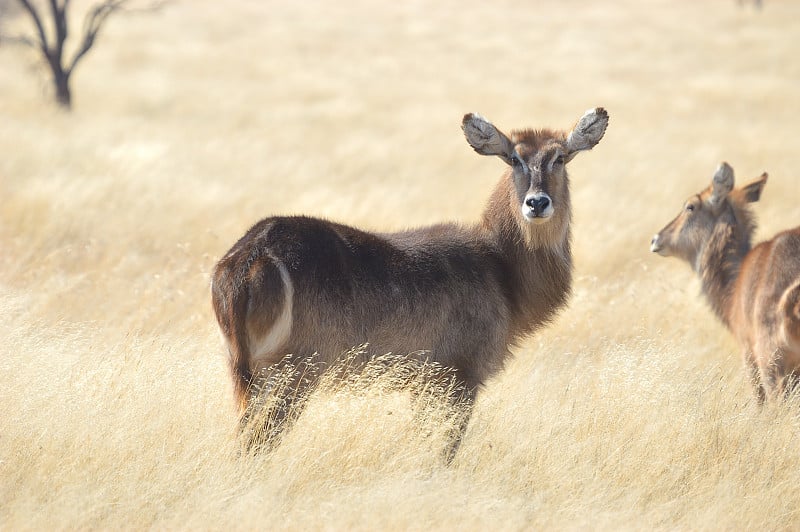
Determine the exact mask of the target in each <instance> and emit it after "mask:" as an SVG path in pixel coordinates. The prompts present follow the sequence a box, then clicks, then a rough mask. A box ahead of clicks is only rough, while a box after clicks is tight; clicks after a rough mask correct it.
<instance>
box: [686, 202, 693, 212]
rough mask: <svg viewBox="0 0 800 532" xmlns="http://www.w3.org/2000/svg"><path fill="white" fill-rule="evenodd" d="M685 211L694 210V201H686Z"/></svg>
mask: <svg viewBox="0 0 800 532" xmlns="http://www.w3.org/2000/svg"><path fill="white" fill-rule="evenodd" d="M686 212H694V203H688V204H687V205H686Z"/></svg>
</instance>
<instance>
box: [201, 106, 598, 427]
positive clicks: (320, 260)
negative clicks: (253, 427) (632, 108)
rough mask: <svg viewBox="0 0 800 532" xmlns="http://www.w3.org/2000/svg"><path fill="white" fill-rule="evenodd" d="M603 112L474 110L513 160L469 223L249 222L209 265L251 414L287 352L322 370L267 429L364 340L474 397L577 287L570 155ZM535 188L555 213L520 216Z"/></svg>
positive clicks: (475, 127) (371, 348)
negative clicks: (450, 378) (507, 128)
mask: <svg viewBox="0 0 800 532" xmlns="http://www.w3.org/2000/svg"><path fill="white" fill-rule="evenodd" d="M607 121H608V117H607V114H606V113H605V111H604V110H602V109H595V110H592V111H590V112H587V114H586V115H584V117H583V118H582V119H581V121H579V123H578V124H577V125H576V127H575V129H574V130H573V131H572V132H571V133H570V136H568V135H567V133H565V132H552V131H549V130H543V131H533V130H524V131H519V132H515V133H513V134H512V135H511V138H510V139H509V138H508V137H506V136H505V135H503V134H502V132H500V131H499V130H497V129H496V128H495V127H494V126H492V125H491V124H490V123H488V122H486V121H485V120H484V119H482V118H481V117H479V116H477V115H467V116H465V118H464V132H465V135H466V136H467V140H468V141H469V142H470V144H472V145H473V148H475V150H476V151H478V152H479V153H482V154H484V155H496V156H498V157H500V158H501V159H503V160H504V161H506V162H507V163H508V164H510V165H511V166H512V168H510V169H509V170H508V171H506V172H505V173H504V174H503V176H502V177H501V179H500V182H499V183H498V184H497V186H496V187H495V190H494V192H493V193H492V195H491V197H490V199H489V202H488V206H487V208H486V210H485V212H484V214H483V217H482V219H481V221H480V222H479V223H476V224H475V225H473V226H469V227H463V226H460V225H456V224H440V225H434V226H431V227H423V228H419V229H415V230H410V231H404V232H399V233H385V234H375V233H368V232H365V231H361V230H359V229H356V228H353V227H348V226H345V225H341V224H338V223H334V222H330V221H326V220H321V219H317V218H309V217H304V216H293V217H272V218H267V219H265V220H262V221H260V222H259V223H257V224H256V225H255V226H253V227H252V228H251V229H250V230H249V231H247V233H246V234H245V235H244V236H243V237H242V238H241V239H240V240H239V241H238V242H237V243H236V244H235V245H234V246H233V248H232V249H231V250H230V251H229V252H228V253H227V255H225V257H224V258H222V259H221V260H220V261H219V263H218V264H217V266H216V268H215V270H214V273H213V279H212V301H213V306H214V311H215V313H216V316H217V320H218V322H219V325H220V330H221V331H222V334H223V336H224V337H225V339H226V341H227V343H228V347H229V352H230V370H231V376H232V378H233V383H234V391H235V394H236V397H237V400H238V402H239V404H240V409H241V412H242V414H243V420H246V419H247V408H248V404H250V403H251V402H252V398H253V397H254V395H253V394H254V393H256V392H255V391H253V390H251V388H250V387H251V384H252V383H253V382H254V381H255V380H256V379H255V378H256V377H257V376H259V375H262V376H263V377H264V380H263V382H265V383H266V386H267V388H269V387H270V386H271V384H270V376H271V375H273V374H274V373H275V372H276V371H278V370H280V369H281V368H282V366H283V365H284V364H287V363H292V364H297V363H308V365H309V366H311V365H313V366H314V368H315V369H316V370H317V371H316V372H314V371H313V370H312V371H311V372H306V373H305V375H304V379H305V380H303V379H301V378H300V376H298V377H297V378H296V379H295V381H293V382H291V383H290V387H289V388H290V389H291V390H293V392H292V396H291V397H284V398H283V402H282V404H283V408H281V411H280V412H278V414H277V422H275V427H273V428H271V429H270V430H271V431H272V432H274V433H277V432H279V431H280V429H281V425H282V424H283V421H284V420H285V417H286V410H288V408H289V406H290V404H291V402H292V398H293V397H294V396H295V395H296V394H295V393H294V392H296V391H297V390H302V389H304V388H306V387H307V386H308V385H309V384H310V383H313V381H314V380H315V379H316V378H318V375H319V373H321V372H322V371H324V369H325V368H327V367H330V366H331V365H334V364H335V363H336V362H337V361H339V360H341V357H342V356H343V354H344V353H346V352H348V351H349V350H351V349H352V348H353V347H354V346H359V345H362V344H368V347H367V348H366V350H364V352H363V353H361V355H360V356H359V357H357V358H358V359H357V360H356V361H354V362H355V364H356V365H358V364H360V363H363V362H365V361H366V360H367V359H368V358H369V357H372V356H375V355H383V354H386V353H395V354H398V355H401V356H413V357H417V358H419V359H424V360H429V361H433V362H436V363H438V364H441V365H442V366H444V367H447V368H451V369H452V370H453V372H454V375H455V377H456V379H457V381H458V383H459V384H460V385H461V388H462V389H463V391H464V394H465V396H466V398H467V399H468V401H471V400H472V398H474V395H475V393H476V392H477V390H478V388H479V387H480V386H481V385H482V384H483V383H485V382H486V380H487V379H489V378H490V377H491V376H493V375H495V374H496V373H497V372H498V371H500V369H501V368H502V367H503V364H504V362H505V361H506V359H507V358H508V356H509V354H510V351H509V348H510V346H512V345H513V344H514V343H515V342H517V341H518V340H520V339H521V338H523V337H525V336H527V335H529V334H531V333H533V332H534V331H536V330H537V329H538V328H540V327H541V326H542V325H544V324H546V323H548V322H549V321H551V320H552V319H554V317H555V316H556V313H557V312H558V310H559V309H560V308H562V307H563V306H564V305H565V303H566V301H567V298H568V296H569V293H570V286H571V279H572V259H571V251H570V229H569V225H570V221H571V204H570V196H569V181H568V177H567V173H566V169H565V163H566V162H567V161H568V160H570V159H571V158H572V157H573V156H574V155H575V154H576V153H577V152H578V151H582V150H587V149H591V147H593V146H594V145H595V144H596V143H597V142H598V141H599V140H600V138H602V136H603V133H604V131H605V127H606V124H607ZM515 157H518V158H519V160H520V161H524V164H522V163H520V162H519V161H517V160H515ZM559 157H561V158H560V159H558V158H559ZM557 159H558V160H557ZM559 161H560V162H559ZM514 165H516V166H514ZM534 193H535V194H540V193H546V194H547V195H548V197H549V198H550V199H551V204H552V208H553V211H552V215H550V216H549V218H548V217H546V215H545V214H543V213H542V212H539V213H538V214H537V211H534V210H530V209H529V211H526V212H531V213H533V214H531V216H532V218H531V219H528V218H526V217H525V216H523V210H524V209H525V208H526V207H525V205H524V204H523V203H524V202H526V201H529V200H530V198H531V194H534ZM531 201H532V200H531ZM540 207H542V205H539V207H537V208H540ZM531 209H532V208H531ZM540 211H541V208H540ZM281 268H283V274H282V273H281ZM282 275H283V277H282ZM290 285H291V287H290ZM287 319H288V320H289V321H288V323H290V326H289V327H288V328H286V327H285V326H286V324H287ZM276 331H277V332H276ZM279 333H280V334H279ZM283 333H285V334H283ZM270 335H272V336H270ZM265 338H271V341H266V340H265ZM287 354H290V355H291V358H290V359H287V358H286V355H287ZM312 357H314V358H313V364H311V363H310V361H312ZM248 390H251V391H248Z"/></svg>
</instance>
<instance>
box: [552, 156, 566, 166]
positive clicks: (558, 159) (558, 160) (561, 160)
mask: <svg viewBox="0 0 800 532" xmlns="http://www.w3.org/2000/svg"><path fill="white" fill-rule="evenodd" d="M553 164H554V165H562V164H564V156H563V155H559V156H558V157H556V159H555V160H554V161H553Z"/></svg>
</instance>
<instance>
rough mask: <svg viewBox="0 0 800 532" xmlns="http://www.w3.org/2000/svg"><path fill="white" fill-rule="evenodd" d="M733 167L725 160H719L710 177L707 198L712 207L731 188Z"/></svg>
mask: <svg viewBox="0 0 800 532" xmlns="http://www.w3.org/2000/svg"><path fill="white" fill-rule="evenodd" d="M733 180H734V178H733V168H731V165H729V164H728V163H726V162H724V161H723V162H721V163H720V165H719V166H718V167H717V171H716V172H714V177H713V178H712V179H711V197H710V198H708V201H709V203H711V206H712V207H715V208H716V207H718V206H719V205H721V204H722V202H723V200H725V198H727V197H728V194H729V193H730V191H731V190H733Z"/></svg>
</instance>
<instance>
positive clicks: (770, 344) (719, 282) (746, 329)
mask: <svg viewBox="0 0 800 532" xmlns="http://www.w3.org/2000/svg"><path fill="white" fill-rule="evenodd" d="M766 182H767V174H766V173H764V174H762V175H761V177H759V178H758V179H756V180H754V181H752V182H751V183H748V184H746V185H744V186H742V187H740V188H733V169H732V168H731V167H730V166H729V165H728V164H727V163H722V164H720V166H719V168H718V169H717V171H716V173H715V174H714V178H713V179H712V181H711V185H709V186H708V187H707V188H705V189H704V190H703V191H701V192H700V193H699V194H695V195H694V196H691V197H689V199H688V200H686V203H685V204H684V206H683V208H682V209H681V212H680V214H678V216H677V217H676V218H675V219H674V220H672V221H671V222H670V223H669V224H668V225H667V226H666V227H665V228H664V229H662V230H661V232H659V233H658V234H657V235H655V236H654V237H653V241H652V243H651V245H650V250H651V251H653V252H656V253H659V254H661V255H663V256H676V257H678V258H681V259H683V260H685V261H687V262H688V263H689V264H690V265H691V266H692V268H693V269H694V271H695V272H696V273H697V274H698V275H699V276H700V280H701V282H702V290H703V293H704V294H705V297H706V299H707V300H708V302H709V304H710V305H711V308H712V309H713V310H714V313H715V314H716V315H717V317H718V318H719V319H720V320H721V321H722V322H723V323H724V324H725V325H726V326H727V327H728V329H730V330H731V332H732V333H733V334H734V335H735V336H736V337H737V339H738V340H739V344H740V345H741V348H742V356H743V358H744V362H745V367H746V369H747V370H748V377H749V378H750V379H751V380H752V382H753V385H754V387H755V392H756V395H757V397H758V400H759V402H763V401H764V399H765V398H767V397H769V398H776V397H783V396H785V394H786V393H787V392H789V391H790V389H791V387H792V384H793V382H794V381H795V379H796V378H797V377H798V374H799V373H800V227H797V228H794V229H790V230H788V231H784V232H782V233H778V234H777V235H776V236H775V237H774V238H772V240H768V241H766V242H762V243H760V244H758V245H757V246H755V247H753V248H751V239H752V236H753V231H754V230H755V226H756V224H755V220H754V218H753V213H752V212H751V210H750V208H749V206H748V203H753V202H756V201H758V199H759V197H760V196H761V191H762V189H763V188H764V185H765V184H766Z"/></svg>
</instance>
